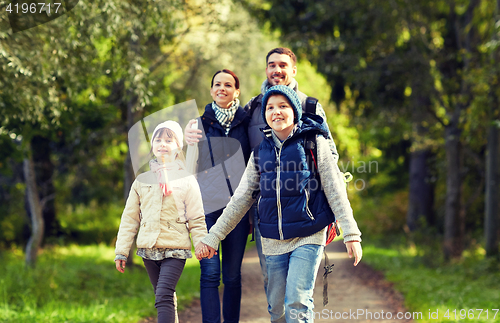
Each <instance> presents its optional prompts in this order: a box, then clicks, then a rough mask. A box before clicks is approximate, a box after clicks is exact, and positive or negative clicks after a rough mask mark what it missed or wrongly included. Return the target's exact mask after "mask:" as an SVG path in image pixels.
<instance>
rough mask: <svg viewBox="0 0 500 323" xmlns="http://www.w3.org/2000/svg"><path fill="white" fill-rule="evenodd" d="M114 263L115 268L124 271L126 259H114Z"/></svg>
mask: <svg viewBox="0 0 500 323" xmlns="http://www.w3.org/2000/svg"><path fill="white" fill-rule="evenodd" d="M115 264H116V270H118V271H119V272H121V273H122V274H123V273H124V272H125V266H126V265H127V261H126V260H119V259H117V260H115Z"/></svg>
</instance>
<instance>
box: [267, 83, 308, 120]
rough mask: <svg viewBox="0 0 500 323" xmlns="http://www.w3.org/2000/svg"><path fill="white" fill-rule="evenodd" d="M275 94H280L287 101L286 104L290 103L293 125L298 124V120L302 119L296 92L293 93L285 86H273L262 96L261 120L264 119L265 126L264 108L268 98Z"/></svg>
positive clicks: (300, 105)
mask: <svg viewBox="0 0 500 323" xmlns="http://www.w3.org/2000/svg"><path fill="white" fill-rule="evenodd" d="M275 94H281V95H283V96H284V97H286V98H287V99H288V102H290V105H291V106H292V109H293V114H294V118H293V123H297V122H299V120H300V118H302V104H301V103H300V99H299V96H298V95H297V92H295V91H294V90H293V89H291V88H290V87H288V86H286V85H275V86H273V87H270V88H269V90H267V92H266V93H265V94H264V96H263V97H262V109H261V113H262V118H263V119H264V122H265V123H266V124H267V121H266V106H267V101H268V100H269V97H270V96H272V95H275Z"/></svg>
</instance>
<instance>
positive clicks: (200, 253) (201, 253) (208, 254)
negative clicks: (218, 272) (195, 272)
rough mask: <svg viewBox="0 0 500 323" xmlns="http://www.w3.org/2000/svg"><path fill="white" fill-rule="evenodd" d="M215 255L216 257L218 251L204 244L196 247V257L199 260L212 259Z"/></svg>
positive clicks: (201, 243)
mask: <svg viewBox="0 0 500 323" xmlns="http://www.w3.org/2000/svg"><path fill="white" fill-rule="evenodd" d="M214 254H215V255H216V254H217V251H216V250H215V249H214V248H212V247H209V246H207V245H206V244H204V243H203V242H200V243H198V244H197V245H196V247H195V256H196V259H198V260H201V259H203V258H208V259H210V258H212V257H213V256H214Z"/></svg>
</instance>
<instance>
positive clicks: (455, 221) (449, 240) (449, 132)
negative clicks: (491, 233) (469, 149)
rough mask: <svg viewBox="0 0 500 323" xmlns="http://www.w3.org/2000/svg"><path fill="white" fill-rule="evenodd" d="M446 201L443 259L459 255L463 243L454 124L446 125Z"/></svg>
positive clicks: (456, 130)
mask: <svg viewBox="0 0 500 323" xmlns="http://www.w3.org/2000/svg"><path fill="white" fill-rule="evenodd" d="M445 150H446V162H447V177H446V202H445V218H444V256H445V259H447V260H449V259H450V258H456V257H460V256H461V254H462V249H463V243H462V239H461V237H460V232H461V229H460V227H461V225H460V220H461V215H460V209H461V203H460V199H461V194H460V193H461V192H460V191H461V178H460V129H458V127H456V126H455V125H454V124H450V125H448V126H447V127H446V141H445Z"/></svg>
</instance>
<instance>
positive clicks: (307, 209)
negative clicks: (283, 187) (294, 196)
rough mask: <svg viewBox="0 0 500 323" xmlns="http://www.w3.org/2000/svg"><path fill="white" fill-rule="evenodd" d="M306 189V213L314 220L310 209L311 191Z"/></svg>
mask: <svg viewBox="0 0 500 323" xmlns="http://www.w3.org/2000/svg"><path fill="white" fill-rule="evenodd" d="M304 191H305V192H306V213H307V215H308V216H309V217H310V218H311V220H313V221H314V216H313V215H312V213H311V210H309V191H308V190H307V189H304Z"/></svg>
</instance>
